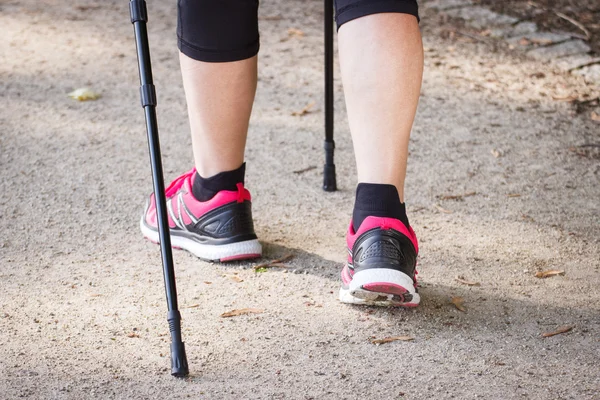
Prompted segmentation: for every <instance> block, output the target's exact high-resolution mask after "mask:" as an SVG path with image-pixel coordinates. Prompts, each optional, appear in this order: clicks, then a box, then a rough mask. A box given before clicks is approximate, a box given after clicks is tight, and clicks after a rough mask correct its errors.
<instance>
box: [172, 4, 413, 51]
mask: <svg viewBox="0 0 600 400" xmlns="http://www.w3.org/2000/svg"><path fill="white" fill-rule="evenodd" d="M283 1H285V0H283ZM334 3H335V21H336V23H337V27H338V29H339V28H340V26H342V25H343V24H345V23H346V22H348V21H352V20H353V19H356V18H360V17H364V16H365V15H370V14H378V13H390V12H391V13H403V14H411V15H414V16H415V17H416V18H417V19H418V18H419V13H418V6H417V1H416V0H334ZM177 8H178V13H177V39H178V40H177V42H178V46H179V49H180V50H181V52H182V53H183V54H185V55H186V56H188V57H190V58H193V59H195V60H199V61H207V62H228V61H238V60H244V59H246V58H250V57H253V56H255V55H256V54H257V53H258V49H259V47H260V41H259V34H258V0H178V2H177Z"/></svg>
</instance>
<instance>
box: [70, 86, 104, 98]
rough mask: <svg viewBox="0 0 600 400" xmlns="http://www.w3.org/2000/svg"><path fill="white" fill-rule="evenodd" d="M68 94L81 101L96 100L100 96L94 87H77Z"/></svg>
mask: <svg viewBox="0 0 600 400" xmlns="http://www.w3.org/2000/svg"><path fill="white" fill-rule="evenodd" d="M68 96H69V97H70V98H72V99H75V100H79V101H86V100H96V99H98V98H100V94H99V93H96V92H94V91H93V90H92V89H89V88H79V89H75V90H73V91H72V92H71V93H69V94H68Z"/></svg>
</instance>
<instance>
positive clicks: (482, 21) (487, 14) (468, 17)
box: [446, 6, 519, 29]
mask: <svg viewBox="0 0 600 400" xmlns="http://www.w3.org/2000/svg"><path fill="white" fill-rule="evenodd" d="M446 14H448V15H450V16H452V17H456V18H462V19H464V20H465V21H467V22H469V24H470V25H471V26H472V27H473V28H475V29H484V28H490V27H494V26H501V25H512V24H515V23H517V22H518V21H519V20H518V19H517V18H514V17H510V16H508V15H503V14H498V13H495V12H493V11H490V10H488V9H487V8H484V7H479V6H477V7H463V8H456V9H450V10H448V11H446Z"/></svg>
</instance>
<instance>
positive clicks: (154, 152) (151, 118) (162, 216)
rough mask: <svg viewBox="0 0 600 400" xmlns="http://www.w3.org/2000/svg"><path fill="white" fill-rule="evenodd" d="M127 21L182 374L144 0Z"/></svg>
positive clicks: (134, 0) (175, 367)
mask: <svg viewBox="0 0 600 400" xmlns="http://www.w3.org/2000/svg"><path fill="white" fill-rule="evenodd" d="M129 11H130V14H131V23H132V24H133V27H134V32H135V44H136V48H137V58H138V67H139V72H140V99H141V103H142V107H143V108H144V113H145V116H146V131H147V134H148V150H149V152H150V164H151V166H152V183H153V187H154V198H155V200H156V211H157V217H158V218H157V219H158V235H159V240H160V252H161V257H162V265H163V277H164V281H165V292H166V297H167V307H168V313H167V321H168V322H169V330H170V332H171V375H173V376H176V377H184V376H187V375H188V373H189V370H188V363H187V357H186V354H185V346H184V344H183V341H182V340H181V314H180V313H179V310H178V308H177V287H176V285H175V267H174V265H173V254H172V251H171V237H170V235H169V222H168V218H167V206H166V199H165V183H164V179H163V170H162V163H161V156H160V142H159V138H158V123H157V121H156V91H155V89H154V84H153V82H152V66H151V63H150V48H149V45H148V32H147V30H146V21H147V20H148V13H147V11H146V2H145V0H131V1H130V2H129Z"/></svg>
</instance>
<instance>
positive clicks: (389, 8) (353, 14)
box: [335, 0, 420, 30]
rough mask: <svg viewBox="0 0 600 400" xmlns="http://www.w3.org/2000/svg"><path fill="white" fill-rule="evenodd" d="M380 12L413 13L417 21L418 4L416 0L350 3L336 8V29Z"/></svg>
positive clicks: (367, 0)
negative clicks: (413, 0)
mask: <svg viewBox="0 0 600 400" xmlns="http://www.w3.org/2000/svg"><path fill="white" fill-rule="evenodd" d="M338 1H339V0H338ZM380 13H401V14H410V15H414V16H415V17H416V18H417V21H419V20H420V19H419V6H418V5H417V3H416V2H398V1H394V0H379V1H373V0H363V1H359V2H357V3H351V4H349V5H347V6H346V7H341V8H340V9H339V10H337V14H336V16H335V22H336V23H337V29H338V30H339V29H340V27H341V26H342V25H343V24H345V23H346V22H349V21H352V20H353V19H357V18H360V17H364V16H367V15H371V14H380Z"/></svg>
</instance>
